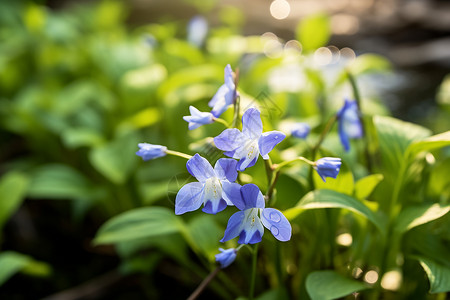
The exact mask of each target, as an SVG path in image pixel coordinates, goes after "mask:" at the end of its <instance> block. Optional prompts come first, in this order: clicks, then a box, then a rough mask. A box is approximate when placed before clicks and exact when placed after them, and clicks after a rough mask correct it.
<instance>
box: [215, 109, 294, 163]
mask: <svg viewBox="0 0 450 300" xmlns="http://www.w3.org/2000/svg"><path fill="white" fill-rule="evenodd" d="M242 127H243V129H242V132H240V131H239V129H236V128H231V129H225V130H224V131H223V132H222V133H221V134H220V135H219V136H216V137H215V138H214V143H215V144H216V147H217V148H219V149H220V150H222V151H226V152H225V153H224V154H225V155H227V156H229V157H233V158H236V159H239V162H238V164H237V168H238V170H239V171H244V170H245V169H246V168H248V167H251V166H253V165H254V164H255V163H256V161H257V160H258V156H259V154H261V156H262V157H263V159H269V155H268V153H269V152H270V151H272V149H273V148H274V147H275V146H276V145H277V144H278V143H280V142H281V141H282V140H283V139H284V138H285V137H286V135H285V134H284V133H282V132H280V131H269V132H265V133H263V132H262V130H263V126H262V122H261V117H260V112H259V110H257V109H256V108H249V109H247V111H246V112H245V113H244V115H243V116H242Z"/></svg>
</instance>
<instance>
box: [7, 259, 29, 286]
mask: <svg viewBox="0 0 450 300" xmlns="http://www.w3.org/2000/svg"><path fill="white" fill-rule="evenodd" d="M29 261H30V257H28V256H26V255H23V254H20V253H17V252H13V251H5V252H1V253H0V285H2V284H3V283H4V282H5V281H7V280H8V279H9V278H11V276H13V275H14V274H16V273H17V272H19V271H20V270H21V269H22V268H23V267H25V266H26V265H27V263H28V262H29Z"/></svg>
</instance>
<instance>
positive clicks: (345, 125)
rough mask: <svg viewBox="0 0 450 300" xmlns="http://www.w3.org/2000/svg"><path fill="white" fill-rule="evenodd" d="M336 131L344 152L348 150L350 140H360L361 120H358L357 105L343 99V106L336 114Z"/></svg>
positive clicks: (361, 131)
mask: <svg viewBox="0 0 450 300" xmlns="http://www.w3.org/2000/svg"><path fill="white" fill-rule="evenodd" d="M337 119H338V131H339V138H340V139H341V143H342V145H343V146H344V149H345V151H348V150H349V149H350V139H351V138H360V137H362V135H363V130H362V125H361V120H360V118H359V111H358V104H357V103H356V102H355V101H349V100H347V99H345V103H344V106H343V107H342V108H341V109H340V110H339V112H338V113H337Z"/></svg>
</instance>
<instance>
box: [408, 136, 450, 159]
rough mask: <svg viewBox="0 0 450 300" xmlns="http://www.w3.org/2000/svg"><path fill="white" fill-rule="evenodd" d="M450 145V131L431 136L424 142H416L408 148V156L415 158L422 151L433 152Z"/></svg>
mask: <svg viewBox="0 0 450 300" xmlns="http://www.w3.org/2000/svg"><path fill="white" fill-rule="evenodd" d="M449 145H450V131H446V132H443V133H441V134H437V135H433V136H430V137H429V138H426V139H424V140H421V141H418V142H414V143H412V144H411V145H409V147H408V150H407V151H408V154H410V155H411V156H412V157H414V156H415V155H416V154H418V153H419V152H421V151H431V150H434V149H438V148H442V147H446V146H449Z"/></svg>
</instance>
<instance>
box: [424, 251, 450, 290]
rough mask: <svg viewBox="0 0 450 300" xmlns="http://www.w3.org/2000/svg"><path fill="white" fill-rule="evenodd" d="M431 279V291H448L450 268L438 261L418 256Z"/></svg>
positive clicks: (449, 287) (449, 288)
mask: <svg viewBox="0 0 450 300" xmlns="http://www.w3.org/2000/svg"><path fill="white" fill-rule="evenodd" d="M417 259H418V260H419V262H420V264H421V265H422V268H423V269H424V270H425V272H426V273H427V276H428V280H429V281H430V293H446V292H449V291H450V268H449V267H448V266H443V265H440V264H437V263H436V262H434V261H432V260H430V259H427V258H424V257H417Z"/></svg>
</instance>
